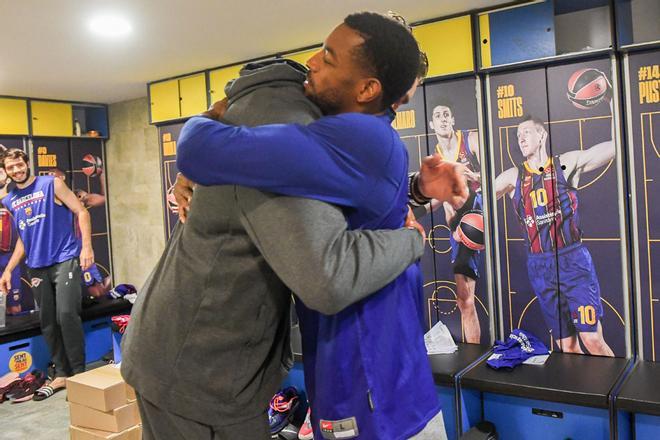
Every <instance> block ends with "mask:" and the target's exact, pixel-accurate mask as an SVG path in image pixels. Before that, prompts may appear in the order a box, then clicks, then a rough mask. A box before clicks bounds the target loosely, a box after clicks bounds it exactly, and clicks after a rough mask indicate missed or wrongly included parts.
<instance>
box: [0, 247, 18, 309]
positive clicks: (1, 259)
mask: <svg viewBox="0 0 660 440" xmlns="http://www.w3.org/2000/svg"><path fill="white" fill-rule="evenodd" d="M11 255H12V252H0V273H2V272H3V271H4V270H5V267H7V263H9V259H10V258H11ZM21 282H22V281H21V266H20V265H18V266H16V267H15V268H14V270H12V272H11V292H9V295H7V307H14V306H20V305H21Z"/></svg>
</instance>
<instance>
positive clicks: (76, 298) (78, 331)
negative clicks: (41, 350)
mask: <svg viewBox="0 0 660 440" xmlns="http://www.w3.org/2000/svg"><path fill="white" fill-rule="evenodd" d="M29 273H30V278H31V281H32V292H34V295H35V299H36V300H37V302H38V303H39V307H40V310H39V318H40V321H41V333H42V334H43V335H44V339H45V340H46V344H47V345H48V349H49V350H50V354H51V356H52V361H53V363H54V364H55V376H56V377H67V376H71V375H73V374H78V373H82V372H83V371H85V332H84V331H83V328H82V320H81V319H80V312H81V309H82V296H81V295H82V293H81V288H80V282H81V271H80V264H79V263H78V259H77V258H73V259H71V260H67V261H64V262H62V263H57V264H54V265H52V266H48V267H42V268H39V269H33V268H29Z"/></svg>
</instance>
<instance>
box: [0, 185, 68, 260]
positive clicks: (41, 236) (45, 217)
mask: <svg viewBox="0 0 660 440" xmlns="http://www.w3.org/2000/svg"><path fill="white" fill-rule="evenodd" d="M54 179H55V177H53V176H39V177H37V178H36V179H35V180H34V182H32V184H31V185H29V186H28V187H26V188H23V189H19V188H14V189H13V190H12V191H11V192H10V193H9V194H8V195H7V197H5V198H4V199H3V200H2V203H3V204H4V205H5V207H6V208H7V209H8V210H9V211H10V212H11V213H12V216H13V217H14V224H15V225H16V228H17V229H18V234H19V235H20V237H21V240H23V244H24V245H25V253H26V255H27V260H26V264H27V266H28V267H31V268H39V267H47V266H52V265H53V264H56V263H61V262H63V261H66V260H70V259H71V258H75V257H77V256H78V255H79V254H80V243H79V242H78V240H76V238H75V236H74V233H73V220H74V218H73V212H71V210H70V209H69V208H67V207H66V206H64V205H59V204H57V203H55V184H54Z"/></svg>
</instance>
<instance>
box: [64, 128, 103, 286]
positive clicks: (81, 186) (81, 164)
mask: <svg viewBox="0 0 660 440" xmlns="http://www.w3.org/2000/svg"><path fill="white" fill-rule="evenodd" d="M104 157H105V155H104V151H103V143H101V142H99V141H98V140H92V139H72V140H71V168H72V176H71V180H72V182H71V188H72V189H73V192H74V193H75V194H76V196H78V199H79V200H80V201H81V202H82V204H83V206H85V208H87V210H88V211H89V215H90V218H91V222H92V247H93V249H94V260H95V265H96V267H92V268H90V269H89V270H87V271H85V272H84V273H83V278H84V279H83V281H84V282H85V286H86V287H87V292H88V294H89V296H93V297H99V296H101V295H103V294H105V293H106V292H107V291H108V290H110V288H111V287H112V286H111V284H112V278H111V272H112V270H111V265H110V264H111V262H110V234H109V231H108V219H107V215H106V174H105V165H104Z"/></svg>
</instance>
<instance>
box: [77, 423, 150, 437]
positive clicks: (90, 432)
mask: <svg viewBox="0 0 660 440" xmlns="http://www.w3.org/2000/svg"><path fill="white" fill-rule="evenodd" d="M69 431H70V432H71V440H142V425H136V426H131V427H130V428H128V429H127V430H125V431H122V432H106V431H99V430H97V429H90V428H81V427H79V426H73V425H71V426H69Z"/></svg>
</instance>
